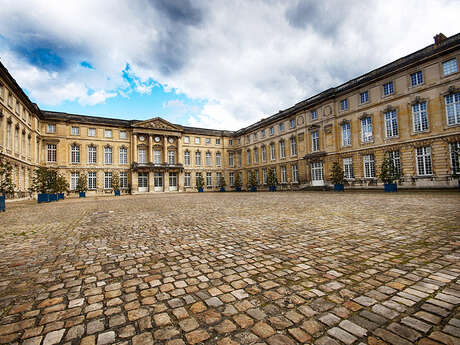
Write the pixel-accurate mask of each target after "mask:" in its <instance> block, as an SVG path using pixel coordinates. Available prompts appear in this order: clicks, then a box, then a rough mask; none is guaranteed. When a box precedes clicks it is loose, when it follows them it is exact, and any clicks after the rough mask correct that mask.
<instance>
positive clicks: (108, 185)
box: [104, 171, 112, 189]
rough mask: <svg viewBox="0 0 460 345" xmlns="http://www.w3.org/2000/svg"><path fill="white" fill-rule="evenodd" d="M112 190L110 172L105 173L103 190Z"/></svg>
mask: <svg viewBox="0 0 460 345" xmlns="http://www.w3.org/2000/svg"><path fill="white" fill-rule="evenodd" d="M110 188H112V172H110V171H106V172H105V173H104V189H110Z"/></svg>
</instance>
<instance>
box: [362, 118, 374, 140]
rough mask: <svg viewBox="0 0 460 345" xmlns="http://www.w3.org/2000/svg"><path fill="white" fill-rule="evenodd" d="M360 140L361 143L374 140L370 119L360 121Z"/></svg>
mask: <svg viewBox="0 0 460 345" xmlns="http://www.w3.org/2000/svg"><path fill="white" fill-rule="evenodd" d="M361 138H362V141H363V143H368V142H371V141H372V140H373V139H374V138H373V136H372V118H371V117H365V118H362V119H361Z"/></svg>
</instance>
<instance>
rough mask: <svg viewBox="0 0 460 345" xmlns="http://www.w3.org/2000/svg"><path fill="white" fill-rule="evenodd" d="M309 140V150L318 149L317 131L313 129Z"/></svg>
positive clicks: (314, 150)
mask: <svg viewBox="0 0 460 345" xmlns="http://www.w3.org/2000/svg"><path fill="white" fill-rule="evenodd" d="M311 140H312V145H311V150H312V151H313V152H316V151H319V133H318V131H314V132H313V133H311Z"/></svg>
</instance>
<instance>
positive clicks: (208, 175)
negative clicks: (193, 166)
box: [206, 172, 212, 188]
mask: <svg viewBox="0 0 460 345" xmlns="http://www.w3.org/2000/svg"><path fill="white" fill-rule="evenodd" d="M206 187H208V188H210V187H212V175H211V173H210V172H207V173H206Z"/></svg>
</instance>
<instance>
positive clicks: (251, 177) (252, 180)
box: [249, 171, 257, 192]
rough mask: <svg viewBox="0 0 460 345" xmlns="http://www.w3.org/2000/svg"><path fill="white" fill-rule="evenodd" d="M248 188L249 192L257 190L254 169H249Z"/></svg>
mask: <svg viewBox="0 0 460 345" xmlns="http://www.w3.org/2000/svg"><path fill="white" fill-rule="evenodd" d="M249 188H250V190H251V192H257V179H256V173H255V172H254V171H251V173H250V175H249Z"/></svg>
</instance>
